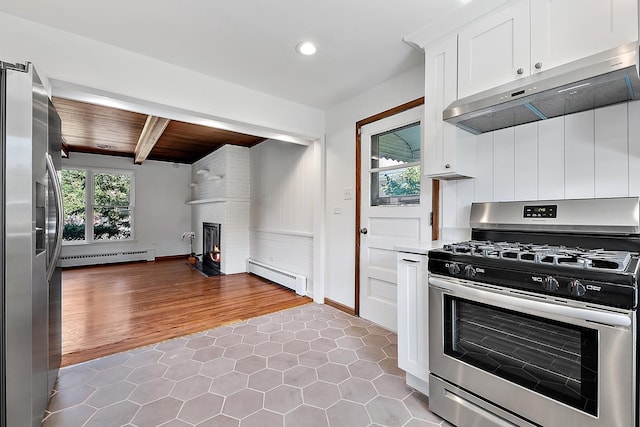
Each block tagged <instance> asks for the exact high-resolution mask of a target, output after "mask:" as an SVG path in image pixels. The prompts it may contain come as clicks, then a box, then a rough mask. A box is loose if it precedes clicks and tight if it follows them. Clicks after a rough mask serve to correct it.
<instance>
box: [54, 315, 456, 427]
mask: <svg viewBox="0 0 640 427" xmlns="http://www.w3.org/2000/svg"><path fill="white" fill-rule="evenodd" d="M396 343H397V341H396V335H395V334H394V333H392V332H389V331H387V330H385V329H383V328H381V327H379V326H376V325H374V324H372V323H370V322H368V321H366V320H363V319H361V318H358V317H353V316H350V315H348V314H345V313H343V312H341V311H338V310H336V309H334V308H331V307H329V306H325V305H319V304H313V303H312V304H308V305H305V306H302V307H297V308H292V309H289V310H285V311H281V312H278V313H273V314H270V315H265V316H261V317H256V318H253V319H250V320H248V321H244V322H239V323H234V324H231V325H228V326H223V327H220V328H216V329H211V330H209V331H206V332H201V333H198V334H194V335H189V336H186V337H182V338H176V339H173V340H170V341H165V342H162V343H158V344H155V345H151V346H147V347H142V348H139V349H136V350H132V351H128V352H125V353H118V354H114V355H111V356H107V357H104V358H101V359H96V360H93V361H89V362H85V363H81V364H78V365H73V366H68V367H65V368H63V369H61V370H60V376H59V378H58V382H57V384H56V390H55V392H54V395H53V396H52V398H51V401H50V402H49V407H48V410H47V414H46V418H45V421H44V422H43V426H44V427H111V426H114V427H116V426H126V427H157V426H164V427H194V426H196V427H214V426H215V427H227V426H238V427H250V426H259V427H277V426H286V427H315V426H334V427H338V426H339V427H358V426H363V427H365V426H411V427H414V426H430V427H435V426H449V427H450V426H451V425H450V424H448V423H447V422H445V421H443V420H442V419H441V418H439V417H438V416H436V415H435V414H433V413H431V412H430V411H429V407H428V400H427V399H426V398H425V397H424V396H423V395H422V394H420V393H418V392H416V391H414V390H413V389H411V388H410V387H408V386H407V385H406V384H405V381H404V372H403V371H401V370H400V369H398V363H397V345H396Z"/></svg>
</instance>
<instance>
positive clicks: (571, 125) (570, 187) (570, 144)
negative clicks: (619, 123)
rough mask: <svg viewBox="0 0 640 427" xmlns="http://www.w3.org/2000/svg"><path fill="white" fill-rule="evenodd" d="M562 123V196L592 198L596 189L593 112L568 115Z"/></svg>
mask: <svg viewBox="0 0 640 427" xmlns="http://www.w3.org/2000/svg"><path fill="white" fill-rule="evenodd" d="M564 123H565V141H564V144H565V158H564V159H565V164H564V168H565V169H564V183H565V188H564V194H565V197H566V198H568V199H579V198H591V197H593V196H594V187H595V182H594V179H595V144H594V112H593V110H591V111H585V112H582V113H576V114H571V115H569V116H566V117H565V121H564Z"/></svg>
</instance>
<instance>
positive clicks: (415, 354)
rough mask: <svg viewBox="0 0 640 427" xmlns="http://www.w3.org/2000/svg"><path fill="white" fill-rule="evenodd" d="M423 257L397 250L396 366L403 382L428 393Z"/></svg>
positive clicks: (427, 348) (425, 282) (427, 344)
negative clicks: (402, 374) (404, 377)
mask: <svg viewBox="0 0 640 427" xmlns="http://www.w3.org/2000/svg"><path fill="white" fill-rule="evenodd" d="M428 298H429V293H428V286H427V256H426V255H421V254H413V253H406V252H398V366H399V367H400V369H402V370H404V371H405V372H406V381H407V384H408V385H409V386H411V387H413V388H415V389H416V390H418V391H420V392H422V393H424V394H425V395H428V394H429V337H428V330H429V328H428V322H429V317H428V311H427V309H428V305H429V304H428V303H429V301H428Z"/></svg>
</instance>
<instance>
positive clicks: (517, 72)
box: [458, 0, 538, 98]
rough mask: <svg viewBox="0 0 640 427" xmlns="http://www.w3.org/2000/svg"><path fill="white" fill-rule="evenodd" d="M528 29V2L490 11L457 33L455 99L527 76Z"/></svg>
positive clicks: (528, 61)
mask: <svg viewBox="0 0 640 427" xmlns="http://www.w3.org/2000/svg"><path fill="white" fill-rule="evenodd" d="M536 1H538V0H536ZM529 28H530V26H529V1H528V0H521V1H518V2H516V3H514V4H511V5H510V6H508V7H506V8H504V9H500V10H497V11H495V12H491V13H489V14H488V15H486V16H485V17H483V18H480V19H479V20H477V21H475V22H473V23H472V24H471V25H469V26H467V27H466V28H464V29H463V30H462V31H461V32H460V33H459V34H458V42H459V46H458V49H459V51H458V67H459V68H458V73H459V78H458V96H459V97H460V98H464V97H466V96H469V95H472V94H474V93H478V92H482V91H484V90H487V89H491V88H493V87H496V86H499V85H501V84H503V83H507V82H510V81H513V80H515V79H517V78H520V77H524V76H527V75H529V74H530V69H529V63H530V44H529V41H530V34H529Z"/></svg>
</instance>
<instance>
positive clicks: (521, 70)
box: [516, 64, 542, 74]
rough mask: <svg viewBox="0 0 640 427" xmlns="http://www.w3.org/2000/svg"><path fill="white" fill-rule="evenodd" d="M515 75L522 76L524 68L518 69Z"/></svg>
mask: <svg viewBox="0 0 640 427" xmlns="http://www.w3.org/2000/svg"><path fill="white" fill-rule="evenodd" d="M540 65H542V64H540ZM516 73H518V74H524V68H518V69H517V70H516Z"/></svg>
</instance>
